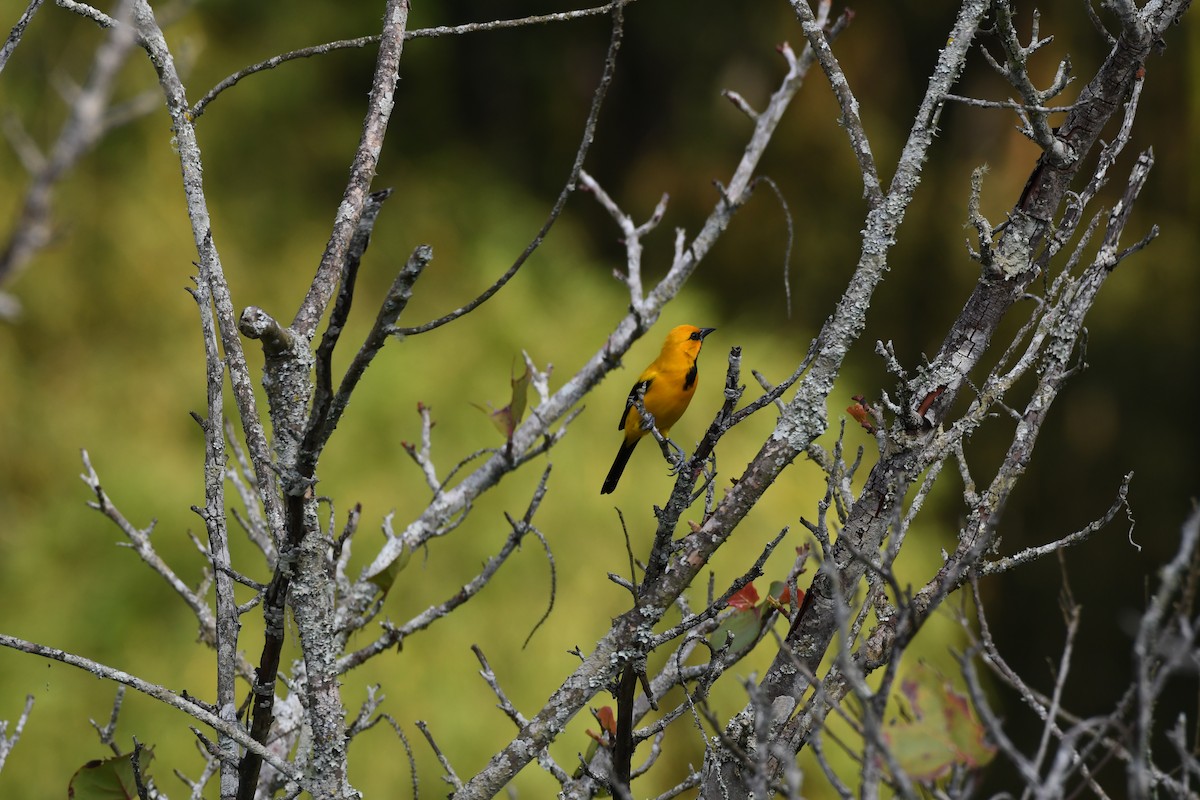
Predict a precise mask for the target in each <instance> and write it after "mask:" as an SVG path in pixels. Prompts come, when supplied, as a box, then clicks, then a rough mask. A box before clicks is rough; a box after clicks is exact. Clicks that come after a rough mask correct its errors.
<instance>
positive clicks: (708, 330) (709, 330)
mask: <svg viewBox="0 0 1200 800" xmlns="http://www.w3.org/2000/svg"><path fill="white" fill-rule="evenodd" d="M715 330H716V328H701V329H700V341H702V342H703V341H704V337H705V336H708V335H709V334H710V333H712V332H713V331H715Z"/></svg>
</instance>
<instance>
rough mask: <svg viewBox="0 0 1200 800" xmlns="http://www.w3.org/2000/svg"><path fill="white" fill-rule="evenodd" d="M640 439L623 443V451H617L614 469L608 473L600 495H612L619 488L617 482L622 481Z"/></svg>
mask: <svg viewBox="0 0 1200 800" xmlns="http://www.w3.org/2000/svg"><path fill="white" fill-rule="evenodd" d="M639 441H641V440H640V439H634V440H633V441H632V442H622V443H621V449H620V450H618V451H617V458H616V460H614V461H613V465H612V469H610V470H609V471H608V477H607V478H605V479H604V485H603V486H602V487H600V494H612V490H613V489H615V488H617V481H619V480H621V473H622V472H624V471H625V465H626V464H628V463H629V457H630V456H631V455H633V448H634V447H636V446H637V443H638V442H639Z"/></svg>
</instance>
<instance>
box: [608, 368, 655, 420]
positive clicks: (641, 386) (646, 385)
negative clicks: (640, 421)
mask: <svg viewBox="0 0 1200 800" xmlns="http://www.w3.org/2000/svg"><path fill="white" fill-rule="evenodd" d="M652 383H654V378H648V379H646V380H644V381H638V382H637V383H635V384H634V385H633V388H632V389H630V390H629V398H628V399H627V400H626V401H625V410H624V411H623V412H621V421H620V422H618V423H617V430H619V431H622V430H625V420H627V419H629V409H631V408H633V403H634V401H635V400H637V396H638V392H641V393H642V402H643V403H644V402H645V401H646V392H648V391H649V390H650V384H652Z"/></svg>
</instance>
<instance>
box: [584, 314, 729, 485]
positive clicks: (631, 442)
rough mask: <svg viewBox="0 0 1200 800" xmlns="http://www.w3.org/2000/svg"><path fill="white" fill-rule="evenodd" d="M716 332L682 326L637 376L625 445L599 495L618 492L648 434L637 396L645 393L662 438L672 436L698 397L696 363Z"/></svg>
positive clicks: (623, 426) (625, 420) (623, 424)
mask: <svg viewBox="0 0 1200 800" xmlns="http://www.w3.org/2000/svg"><path fill="white" fill-rule="evenodd" d="M715 330H716V328H697V327H696V326H694V325H679V326H677V327H675V328H672V329H671V332H670V333H668V334H667V340H666V341H665V342H663V346H662V352H661V353H659V354H658V358H656V359H654V361H653V362H651V364H650V366H648V367H646V369H645V370H643V371H642V374H641V375H639V376H638V379H637V383H635V384H634V385H633V388H632V389H630V390H629V399H628V400H626V401H625V413H623V414H622V415H621V421H620V423H618V424H617V430H623V431H625V441H623V442H622V443H621V449H620V450H618V451H617V458H616V460H615V461H613V465H612V469H610V470H609V471H608V477H607V478H605V479H604V486H603V487H601V489H600V494H610V493H611V492H612V490H613V489H615V488H617V481H619V480H620V479H621V473H622V472H624V471H625V465H626V464H628V463H629V456H630V455H632V454H633V448H634V447H636V446H637V443H638V442H639V441H641V439H642V437H643V436H645V435H646V434H647V433H648V432H649V431H647V430H646V429H645V428H643V427H642V415H641V414H640V413H638V410H637V407H636V406H635V405H634V404H635V402H636V400H637V396H638V392H642V393H643V394H642V405H643V406H644V407H645V409H646V411H647V412H648V413H649V414H650V415H651V416H653V417H654V425H655V427H656V428H658V430H659V432H660V433H662V435H663V436H666V435H667V434H668V433H670V432H671V426H672V425H674V424H675V423H676V422H678V421H679V418H680V417H681V416H683V412H684V411H686V410H687V407H688V403H690V402H692V395H693V394H695V393H696V382H697V378H698V375H699V373H698V372H697V370H696V359H697V357H699V355H700V345H702V344H704V337H705V336H708V335H709V334H710V333H712V332H713V331H715Z"/></svg>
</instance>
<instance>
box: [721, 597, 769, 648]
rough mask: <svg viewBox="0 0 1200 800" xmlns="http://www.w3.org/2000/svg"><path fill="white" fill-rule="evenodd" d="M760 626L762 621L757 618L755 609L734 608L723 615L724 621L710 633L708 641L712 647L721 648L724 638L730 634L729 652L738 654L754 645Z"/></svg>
mask: <svg viewBox="0 0 1200 800" xmlns="http://www.w3.org/2000/svg"><path fill="white" fill-rule="evenodd" d="M761 626H762V620H761V619H760V618H759V616H758V610H757V609H754V608H750V609H743V608H734V609H733V610H732V611H731V612H730V613H729V614H726V615H725V619H723V620H721V624H720V625H718V626H717V629H716V630H715V631H713V632H712V635H711V636H710V637H709V641H710V642H712V645H713V647H723V646H724V645H725V638H726V636H728V635H729V634H731V633H732V634H733V641H732V642H730V644H729V650H730V652H733V653H739V652H741V651H742V650H745V649H746V648H747V647H749V646H750V645H751V644H753V643H754V640H755V639H757V638H758V631H759V628H760V627H761Z"/></svg>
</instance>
